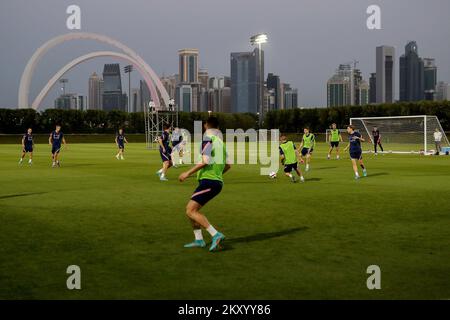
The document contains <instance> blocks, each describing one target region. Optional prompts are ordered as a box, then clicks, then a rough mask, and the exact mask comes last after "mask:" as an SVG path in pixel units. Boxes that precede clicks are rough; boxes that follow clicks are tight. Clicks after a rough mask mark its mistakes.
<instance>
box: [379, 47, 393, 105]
mask: <svg viewBox="0 0 450 320" xmlns="http://www.w3.org/2000/svg"><path fill="white" fill-rule="evenodd" d="M394 61H395V48H394V47H389V46H380V47H377V49H376V67H377V73H376V74H377V76H376V79H377V80H376V81H377V82H376V83H377V85H376V88H377V89H376V97H377V98H376V102H377V103H392V102H394V95H395V89H394V88H395V87H394V85H395V72H394Z"/></svg>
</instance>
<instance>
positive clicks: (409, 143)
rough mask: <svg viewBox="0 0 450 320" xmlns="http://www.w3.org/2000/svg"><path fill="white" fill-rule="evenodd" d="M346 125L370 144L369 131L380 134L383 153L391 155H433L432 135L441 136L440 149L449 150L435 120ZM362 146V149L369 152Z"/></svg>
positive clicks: (396, 119) (418, 118) (404, 118)
mask: <svg viewBox="0 0 450 320" xmlns="http://www.w3.org/2000/svg"><path fill="white" fill-rule="evenodd" d="M350 124H351V125H353V126H355V128H356V129H357V130H359V131H360V132H361V134H363V136H368V137H370V139H371V140H372V141H373V136H372V131H373V130H374V128H377V129H378V130H379V132H380V137H381V144H382V145H383V148H384V152H392V153H424V154H431V153H434V152H435V150H436V148H435V139H434V133H435V132H436V131H439V132H440V133H441V134H442V139H441V146H442V147H448V146H450V144H449V141H448V138H447V136H446V135H445V132H444V130H443V129H442V126H441V123H440V122H439V119H438V118H437V117H436V116H425V115H421V116H399V117H366V118H351V119H350ZM368 146H369V144H366V146H365V149H366V148H367V149H369V148H370V149H369V150H372V148H371V146H370V147H368Z"/></svg>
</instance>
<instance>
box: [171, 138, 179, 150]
mask: <svg viewBox="0 0 450 320" xmlns="http://www.w3.org/2000/svg"><path fill="white" fill-rule="evenodd" d="M180 142H181V141H179V140H178V141H172V148H174V149H175V147H176V146H177V145H179V144H180Z"/></svg>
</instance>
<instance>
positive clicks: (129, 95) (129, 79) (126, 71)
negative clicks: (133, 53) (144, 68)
mask: <svg viewBox="0 0 450 320" xmlns="http://www.w3.org/2000/svg"><path fill="white" fill-rule="evenodd" d="M123 70H124V72H125V73H128V112H131V72H132V71H133V65H131V64H129V65H127V66H125V67H124V68H123Z"/></svg>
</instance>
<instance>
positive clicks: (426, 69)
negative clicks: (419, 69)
mask: <svg viewBox="0 0 450 320" xmlns="http://www.w3.org/2000/svg"><path fill="white" fill-rule="evenodd" d="M423 73H424V75H423V78H424V90H425V92H424V96H425V99H426V100H434V94H435V92H436V84H437V67H436V63H435V60H434V59H430V58H424V59H423Z"/></svg>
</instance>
